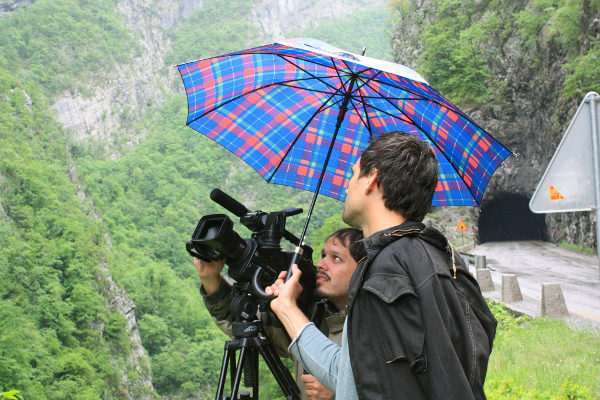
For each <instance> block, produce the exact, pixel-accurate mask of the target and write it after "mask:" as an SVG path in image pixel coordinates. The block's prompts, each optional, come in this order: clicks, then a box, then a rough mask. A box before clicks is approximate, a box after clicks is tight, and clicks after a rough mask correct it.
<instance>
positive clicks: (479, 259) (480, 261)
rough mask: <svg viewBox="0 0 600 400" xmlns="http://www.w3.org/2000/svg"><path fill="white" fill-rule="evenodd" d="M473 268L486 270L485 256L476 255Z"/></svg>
mask: <svg viewBox="0 0 600 400" xmlns="http://www.w3.org/2000/svg"><path fill="white" fill-rule="evenodd" d="M475 268H477V269H482V268H487V261H486V259H485V256H480V255H476V256H475Z"/></svg>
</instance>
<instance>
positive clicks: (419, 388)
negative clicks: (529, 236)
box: [348, 222, 497, 400]
mask: <svg viewBox="0 0 600 400" xmlns="http://www.w3.org/2000/svg"><path fill="white" fill-rule="evenodd" d="M362 243H363V245H364V247H365V250H366V254H367V255H366V257H364V258H363V259H362V260H361V262H360V263H359V265H358V266H357V269H356V271H355V273H354V275H353V276H352V280H351V282H350V291H349V295H348V296H349V297H348V342H349V351H350V361H351V364H352V372H353V376H354V381H355V383H356V389H357V392H358V396H359V398H360V399H444V400H451V399H456V400H468V399H485V394H484V392H483V383H484V380H485V374H486V370H487V362H488V358H489V354H490V352H491V349H492V342H493V339H494V335H495V332H496V324H497V323H496V320H495V319H494V316H493V315H492V313H491V312H490V310H489V308H488V306H487V304H486V303H485V300H484V299H483V297H482V295H481V292H480V290H479V286H478V284H477V282H476V281H475V279H474V278H473V277H472V276H471V274H470V273H469V271H468V269H467V268H466V267H465V265H464V263H463V261H462V259H461V258H460V257H459V256H458V255H456V256H455V260H454V266H455V267H453V257H452V252H451V251H450V250H449V249H450V246H449V244H448V242H447V240H446V238H445V237H444V236H443V235H442V234H441V233H439V232H438V231H437V230H435V229H433V228H425V226H424V225H423V224H421V223H416V222H405V223H403V224H402V225H399V226H397V227H394V228H390V229H387V230H385V231H381V232H378V233H376V234H374V235H371V236H369V237H368V238H366V239H364V240H363V241H362Z"/></svg>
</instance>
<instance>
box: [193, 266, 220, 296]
mask: <svg viewBox="0 0 600 400" xmlns="http://www.w3.org/2000/svg"><path fill="white" fill-rule="evenodd" d="M223 266H225V260H223V261H211V262H206V261H202V260H201V259H199V258H196V257H194V267H196V271H198V276H200V279H201V280H202V286H203V287H204V290H205V291H206V294H208V295H211V294H213V293H214V292H216V291H217V290H218V289H219V286H221V280H222V279H223V278H222V277H221V271H222V270H223Z"/></svg>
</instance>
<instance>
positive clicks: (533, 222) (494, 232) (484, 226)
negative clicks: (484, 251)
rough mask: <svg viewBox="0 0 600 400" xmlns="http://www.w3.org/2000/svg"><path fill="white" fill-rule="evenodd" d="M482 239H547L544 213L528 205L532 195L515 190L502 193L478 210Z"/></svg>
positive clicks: (487, 240) (486, 240)
mask: <svg viewBox="0 0 600 400" xmlns="http://www.w3.org/2000/svg"><path fill="white" fill-rule="evenodd" d="M478 224H479V242H480V243H485V242H505V241H512V240H515V241H516V240H543V241H548V228H547V226H546V218H545V216H544V214H534V213H533V212H531V210H530V209H529V199H528V198H527V197H525V196H523V195H520V194H515V193H500V194H498V195H497V196H495V197H494V198H493V199H492V200H490V201H489V202H487V203H486V204H484V205H482V207H481V213H480V214H479V222H478Z"/></svg>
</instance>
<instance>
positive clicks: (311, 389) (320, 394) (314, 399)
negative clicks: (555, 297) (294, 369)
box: [302, 374, 333, 400]
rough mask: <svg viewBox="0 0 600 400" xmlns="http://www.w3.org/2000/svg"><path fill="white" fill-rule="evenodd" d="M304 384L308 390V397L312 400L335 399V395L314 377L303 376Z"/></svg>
mask: <svg viewBox="0 0 600 400" xmlns="http://www.w3.org/2000/svg"><path fill="white" fill-rule="evenodd" d="M302 382H303V383H304V388H305V389H306V397H308V398H309V399H310V400H330V399H331V398H332V397H333V393H332V392H330V391H329V389H327V388H326V387H325V386H323V385H321V383H320V382H319V381H318V380H317V378H315V377H314V376H312V375H308V374H305V375H302Z"/></svg>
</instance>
